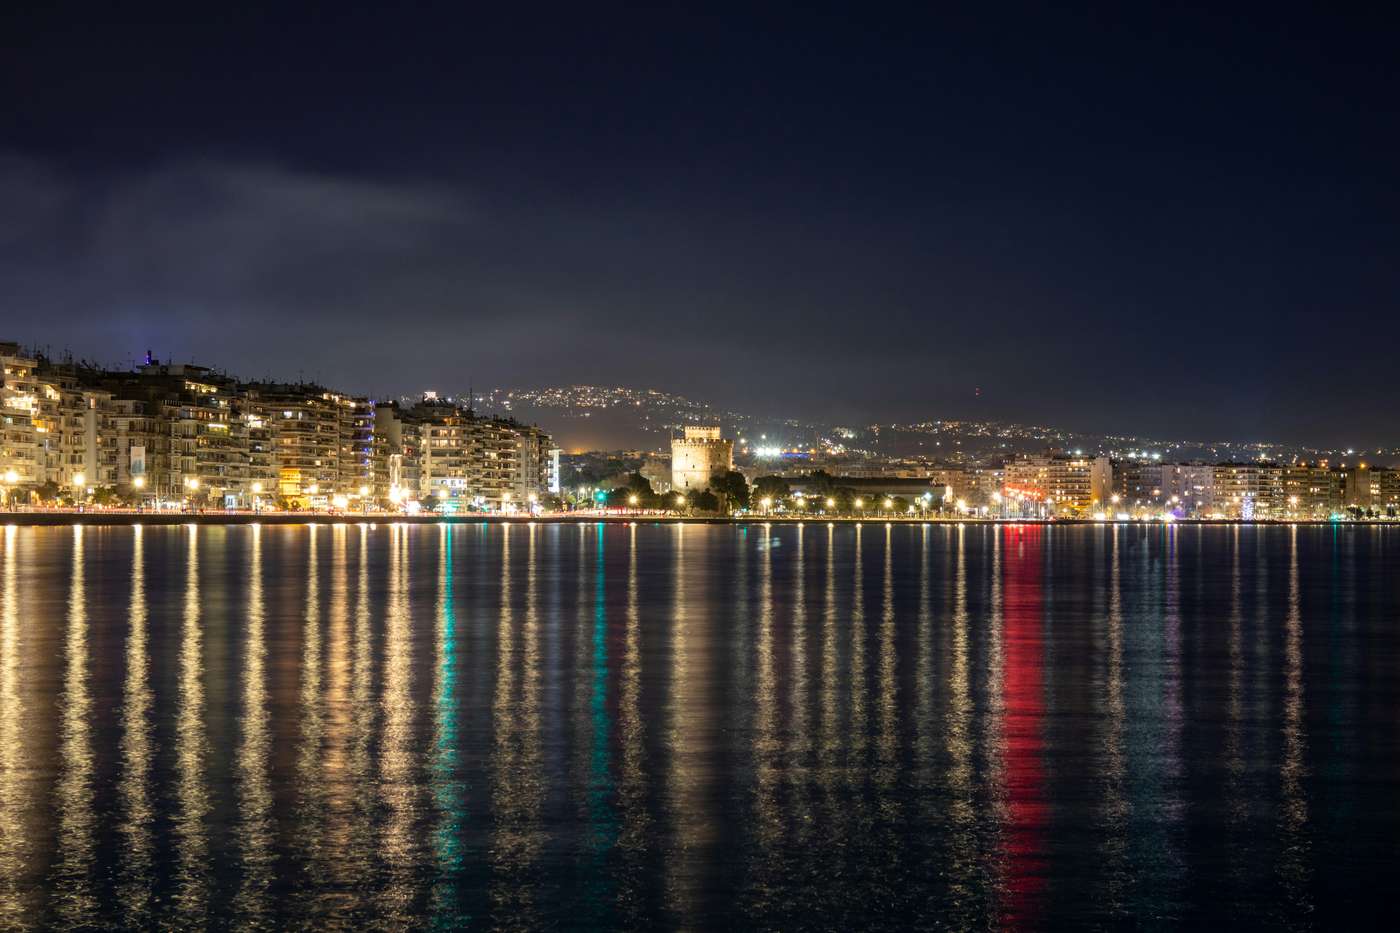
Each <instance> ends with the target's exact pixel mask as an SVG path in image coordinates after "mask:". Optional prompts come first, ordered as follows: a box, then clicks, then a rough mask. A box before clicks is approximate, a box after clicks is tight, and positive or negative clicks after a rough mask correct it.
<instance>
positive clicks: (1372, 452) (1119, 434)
mask: <svg viewBox="0 0 1400 933" xmlns="http://www.w3.org/2000/svg"><path fill="white" fill-rule="evenodd" d="M13 336H14V335H13V334H0V339H7V338H13ZM13 342H15V343H17V344H18V346H19V347H20V348H21V349H22V350H24V352H26V353H34V354H38V355H39V356H40V357H42V358H44V359H47V360H48V361H49V362H51V363H55V364H64V365H69V364H74V365H79V366H83V365H86V366H91V367H94V368H96V369H101V370H109V371H118V372H119V371H132V372H134V371H136V370H137V369H138V368H139V367H140V366H141V365H142V364H144V363H149V362H150V361H151V360H155V361H156V362H157V363H160V362H164V363H167V364H179V365H191V366H198V367H202V368H207V369H209V370H211V371H212V372H215V373H218V374H220V375H222V376H225V377H227V378H230V379H234V380H238V381H243V382H278V383H287V384H305V385H310V386H317V387H321V388H327V389H331V390H333V391H339V392H345V393H348V394H352V395H357V396H363V397H364V398H367V399H371V400H374V401H377V402H390V401H394V402H398V403H404V404H413V403H414V402H416V401H419V400H422V399H425V398H442V399H445V400H452V401H453V402H457V403H464V404H465V405H466V406H467V407H469V408H473V409H475V410H478V411H480V412H481V413H483V414H486V415H501V416H506V417H514V416H516V415H517V414H518V412H519V409H520V408H522V407H523V408H524V409H526V410H527V411H528V412H529V414H528V415H527V419H526V420H528V421H534V422H540V423H544V422H549V423H547V424H544V426H545V427H547V428H548V429H549V430H551V431H552V432H554V433H556V434H558V435H560V436H561V437H562V438H564V440H563V443H564V444H565V446H566V447H568V448H569V449H570V450H571V451H573V452H579V453H581V452H584V451H590V450H596V451H603V450H609V449H612V450H617V449H624V448H630V447H636V446H639V441H638V439H637V438H638V437H639V436H641V435H640V434H638V433H637V430H638V429H636V428H635V426H633V429H632V430H631V431H624V432H622V433H621V434H619V433H616V432H614V433H611V434H608V433H603V434H597V433H595V432H593V431H592V430H591V429H586V430H585V431H584V433H583V434H581V435H580V434H574V433H572V432H571V431H570V427H569V422H570V421H571V420H572V421H574V422H575V423H577V421H578V415H579V414H580V413H582V415H583V417H585V418H586V417H588V416H589V415H590V414H592V413H603V414H607V413H608V410H609V409H611V410H613V411H617V412H622V413H624V414H625V413H626V412H627V410H628V409H629V407H631V406H634V405H635V406H636V407H638V408H641V407H643V406H647V407H649V408H653V409H654V410H653V411H649V412H648V413H647V418H646V420H648V421H651V422H652V423H651V424H649V425H647V426H646V427H643V428H641V429H639V430H640V431H642V432H645V433H646V434H648V435H649V434H651V433H656V435H657V436H656V437H655V438H651V442H652V444H653V445H654V446H656V447H657V449H660V448H662V447H664V446H665V444H666V443H667V442H668V435H669V433H674V432H675V431H679V430H681V429H682V428H683V426H684V425H685V424H686V423H694V422H696V421H703V422H706V423H709V422H721V423H724V424H726V425H731V426H733V427H734V429H735V430H737V431H739V432H740V433H743V432H744V430H745V425H748V426H749V427H750V429H751V430H754V431H756V430H758V428H757V427H754V426H755V425H757V426H762V425H777V426H779V427H778V431H777V433H776V434H775V435H774V439H773V440H774V442H776V443H784V442H786V444H787V446H790V447H798V448H805V447H807V446H812V445H815V446H819V447H824V446H828V445H830V444H831V443H832V440H831V438H830V437H829V436H826V435H835V436H837V437H852V436H853V435H852V434H851V433H850V432H851V430H852V428H850V427H843V426H841V424H840V423H839V422H838V421H837V420H835V419H833V418H830V417H827V418H819V417H814V418H806V419H796V418H793V417H791V413H784V412H781V411H778V412H775V411H771V410H769V411H766V412H765V411H762V410H761V409H762V407H763V406H762V402H763V400H761V399H756V400H754V404H752V405H750V406H747V407H745V408H743V409H740V410H735V409H726V408H724V407H722V406H719V405H715V404H712V403H711V402H709V401H706V400H700V399H693V398H687V397H685V396H683V395H679V394H676V393H674V392H670V391H666V390H665V389H662V388H658V387H655V386H626V385H615V386H602V385H577V384H575V385H542V386H518V385H517V386H477V387H476V388H475V389H474V390H473V389H472V388H471V386H470V384H467V385H463V386H460V387H459V388H456V389H454V388H452V387H453V386H455V385H456V382H454V381H449V382H448V383H446V384H445V385H444V386H441V387H440V386H439V385H437V384H433V385H431V386H419V387H417V388H416V389H414V390H412V391H406V392H402V393H389V392H374V391H365V389H364V386H365V384H366V383H368V382H370V381H373V375H372V373H371V374H361V375H360V377H359V378H357V377H356V375H355V374H353V373H352V374H350V377H351V379H350V382H349V383H348V384H336V383H328V382H327V381H326V380H324V379H323V378H320V375H319V374H320V373H321V372H322V371H323V370H326V369H331V368H334V367H333V366H332V365H331V360H330V358H329V357H328V356H326V355H318V356H316V357H313V358H309V359H305V360H302V361H301V363H300V365H297V361H293V365H294V366H295V367H296V371H295V378H293V374H292V373H289V372H266V371H264V372H261V373H259V374H258V375H256V376H254V375H251V374H249V373H244V372H238V371H237V370H236V369H234V368H233V367H229V366H225V365H222V364H221V362H220V361H218V360H215V359H212V358H211V357H210V355H209V354H205V353H195V354H192V355H191V358H190V359H188V360H177V359H171V358H166V359H164V360H162V359H161V357H160V356H159V354H157V353H155V352H154V351H152V350H149V349H148V350H146V351H144V353H143V354H138V353H135V352H125V353H121V352H119V353H116V354H114V356H115V358H116V359H117V360H118V361H116V362H114V361H113V359H110V358H102V357H101V356H99V355H96V354H93V355H88V354H85V353H83V352H81V351H76V350H75V349H74V348H71V347H67V346H65V347H63V348H62V349H60V350H57V351H56V350H54V349H53V348H54V344H53V343H52V342H45V341H43V340H33V341H25V340H18V341H13ZM456 381H457V382H460V381H461V380H460V379H459V380H456ZM590 409H591V410H592V411H590ZM656 410H659V411H661V412H664V414H665V417H666V419H668V420H666V421H663V422H659V423H658V422H655V419H654V417H653V416H654V415H655V413H656ZM883 414H884V413H881V412H873V413H872V416H871V418H870V420H869V421H865V422H855V421H853V422H849V424H851V425H852V426H854V428H855V429H856V430H865V429H871V430H875V431H876V432H878V431H881V430H888V431H890V432H906V433H913V434H916V435H917V434H927V433H935V434H936V433H938V432H940V431H943V430H949V431H952V432H954V433H956V432H957V431H959V430H963V429H965V430H967V431H969V432H970V433H973V434H980V435H983V436H988V435H992V434H996V435H1000V436H1002V437H1005V438H1015V439H1017V440H1018V442H1019V445H1020V446H1024V445H1026V444H1029V445H1030V447H1027V448H1026V449H1034V448H1036V447H1043V448H1053V449H1068V450H1073V449H1074V448H1075V447H1076V446H1077V447H1081V448H1082V447H1084V445H1085V444H1086V443H1088V444H1090V445H1091V446H1092V447H1093V449H1094V450H1095V451H1096V452H1102V453H1106V454H1111V455H1123V454H1126V453H1128V452H1129V451H1142V452H1143V453H1144V455H1147V454H1149V453H1150V452H1151V451H1153V450H1155V451H1156V452H1157V453H1158V454H1161V455H1165V456H1167V457H1168V458H1169V459H1170V458H1172V457H1176V458H1178V459H1187V460H1190V459H1201V458H1205V459H1210V458H1216V459H1223V460H1230V459H1246V460H1250V459H1265V460H1269V459H1273V460H1279V459H1282V460H1288V459H1293V460H1299V459H1301V460H1305V461H1306V460H1319V459H1323V460H1343V461H1344V460H1345V459H1347V458H1351V459H1361V460H1367V459H1369V460H1371V461H1373V462H1375V463H1378V464H1388V463H1391V462H1394V461H1395V460H1397V459H1400V445H1396V444H1387V443H1385V442H1384V441H1383V440H1382V439H1381V438H1380V437H1379V436H1378V435H1379V434H1381V433H1382V429H1380V428H1377V429H1376V430H1375V432H1374V435H1373V436H1371V437H1369V438H1367V437H1366V436H1365V435H1362V436H1361V437H1360V438H1356V437H1353V438H1349V439H1348V441H1349V442H1346V443H1342V444H1333V445H1327V444H1323V443H1318V442H1316V440H1315V439H1309V438H1303V439H1302V440H1300V441H1297V442H1292V443H1290V442H1285V441H1281V440H1279V439H1276V438H1273V439H1271V438H1267V437H1261V436H1257V435H1255V436H1249V435H1237V436H1235V437H1233V438H1231V437H1229V436H1228V435H1225V436H1220V437H1214V438H1209V437H1202V436H1199V435H1198V436H1195V437H1191V436H1189V435H1188V436H1182V437H1163V436H1151V435H1148V434H1143V433H1141V432H1138V431H1136V430H1135V429H1134V426H1133V424H1131V423H1129V424H1127V425H1120V426H1117V429H1116V430H1109V431H1104V432H1096V431H1086V430H1081V429H1078V428H1076V427H1075V426H1074V425H1066V424H1062V423H1053V422H1052V423H1049V424H1034V423H1031V422H1029V421H1025V420H1020V419H1017V418H1015V417H1011V418H1007V419H986V420H983V419H977V418H975V417H967V416H961V417H960V416H957V415H954V414H950V413H946V412H945V413H933V412H924V413H922V417H921V418H919V419H918V420H915V421H909V422H900V421H892V420H887V419H886V418H884V417H882V415H883ZM1131 420H1132V419H1130V422H1131ZM784 427H785V428H786V429H787V431H786V434H787V436H786V438H784V437H783V434H784V430H783V428H784ZM629 434H630V435H631V436H628V435H629ZM579 436H585V437H601V438H604V439H605V440H602V441H600V442H598V443H590V444H583V445H580V444H578V443H575V442H573V441H574V439H575V438H576V437H579ZM765 436H766V435H765ZM814 439H815V440H814ZM958 443H962V442H961V441H959V442H958ZM643 446H644V445H643ZM755 446H756V445H755ZM1015 449H1020V447H1017V448H1015ZM1182 450H1184V451H1186V452H1180V451H1182ZM949 452H950V451H947V450H944V451H941V454H940V452H939V451H937V450H928V451H919V452H917V453H916V454H915V455H916V456H922V457H926V458H930V459H936V458H937V457H938V456H940V455H946V454H948V453H949Z"/></svg>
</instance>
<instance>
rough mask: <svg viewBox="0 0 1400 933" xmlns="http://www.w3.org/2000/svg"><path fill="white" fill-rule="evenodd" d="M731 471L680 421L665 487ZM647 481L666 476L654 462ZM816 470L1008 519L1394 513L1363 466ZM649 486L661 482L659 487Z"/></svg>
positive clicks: (876, 489)
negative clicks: (678, 433) (882, 471)
mask: <svg viewBox="0 0 1400 933" xmlns="http://www.w3.org/2000/svg"><path fill="white" fill-rule="evenodd" d="M731 469H734V444H733V442H731V441H730V440H727V439H725V438H723V437H722V436H721V431H720V429H719V428H716V427H687V428H685V431H684V435H683V436H682V437H678V438H674V439H673V440H672V442H671V463H670V469H669V477H668V478H669V480H670V487H671V488H673V489H676V490H679V491H685V490H689V489H697V488H698V489H704V488H705V487H706V486H707V485H708V484H709V481H710V478H711V477H712V476H714V475H716V474H719V473H724V472H727V471H728V470H731ZM739 469H740V471H741V472H743V473H744V474H745V475H746V477H747V478H748V479H749V480H750V481H753V480H755V479H757V478H758V477H759V476H762V475H769V474H774V473H776V474H777V475H780V476H784V478H786V479H788V480H789V481H790V482H789V485H790V487H791V488H792V489H793V490H794V492H802V493H807V492H809V490H807V489H806V488H805V486H804V480H805V481H807V482H809V483H810V481H811V476H812V474H811V472H810V467H807V468H806V469H803V468H791V467H790V468H788V469H786V470H784V469H782V468H779V469H776V470H775V469H774V465H773V464H772V463H765V462H763V461H754V462H751V463H743V464H741V465H740V467H739ZM642 472H643V474H644V475H648V474H649V473H650V475H649V476H648V478H651V479H659V478H660V477H661V476H663V475H665V474H664V473H663V472H662V471H661V470H657V469H655V468H654V465H653V463H648V464H645V465H644V466H643V467H642ZM834 472H835V474H836V475H834V476H831V477H827V476H822V477H821V479H820V482H821V483H822V484H825V485H830V484H833V483H834V484H836V485H838V486H841V487H845V488H848V489H850V490H852V491H853V492H855V493H857V494H859V495H861V496H864V497H868V498H869V499H871V500H872V501H874V500H876V499H877V498H879V499H883V498H885V497H899V498H902V499H904V500H906V501H909V502H913V503H918V504H920V505H925V504H927V503H930V502H936V503H938V507H939V508H952V509H955V510H957V511H962V512H969V513H973V512H975V513H979V514H984V515H997V516H1007V517H1040V518H1050V517H1057V518H1094V517H1102V518H1118V517H1122V516H1127V517H1132V518H1141V517H1160V516H1162V515H1164V514H1170V515H1172V516H1173V517H1176V518H1223V519H1241V520H1246V521H1248V520H1253V519H1260V520H1264V519H1275V520H1280V519H1282V520H1287V519H1320V518H1321V519H1325V518H1331V517H1333V516H1337V515H1344V514H1347V513H1351V514H1357V513H1360V514H1365V515H1372V516H1379V517H1387V516H1390V517H1395V516H1400V470H1396V469H1391V468H1387V467H1375V466H1368V465H1367V464H1365V463H1353V464H1332V463H1328V462H1325V461H1324V462H1319V463H1289V464H1279V463H1271V462H1250V463H1201V462H1192V463H1165V462H1163V461H1162V460H1161V459H1160V458H1159V457H1150V456H1144V457H1141V458H1136V457H1135V458H1131V459H1114V458H1109V457H1105V456H1084V455H1082V454H1077V453H1075V454H1068V453H1053V452H1051V453H1045V454H1039V455H1028V454H1021V455H1016V456H1012V457H1008V458H1006V459H1004V460H1002V461H999V462H995V463H989V464H981V465H967V464H962V465H938V464H932V463H929V464H924V465H922V466H921V467H920V468H919V469H917V470H907V469H901V470H897V471H886V472H884V473H883V474H882V475H881V474H878V473H877V471H873V470H869V469H866V470H860V471H857V470H851V471H849V472H847V471H844V470H839V469H838V470H836V471H834ZM655 485H658V486H661V488H665V487H664V484H660V483H657V484H655Z"/></svg>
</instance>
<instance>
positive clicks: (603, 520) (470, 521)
mask: <svg viewBox="0 0 1400 933" xmlns="http://www.w3.org/2000/svg"><path fill="white" fill-rule="evenodd" d="M532 524H535V525H595V524H604V525H632V524H653V525H862V524H877V525H878V524H890V525H1037V526H1039V525H1043V526H1046V527H1051V528H1053V527H1064V526H1082V525H1145V526H1165V525H1187V526H1201V525H1244V526H1255V525H1259V526H1269V525H1331V526H1337V525H1340V526H1387V525H1393V526H1396V527H1400V521H1397V520H1394V519H1390V520H1387V519H1348V520H1346V521H1332V520H1330V519H1324V518H1306V519H1264V520H1258V521H1254V520H1250V521H1246V520H1244V519H1234V518H1201V519H1193V518H1180V519H1175V520H1173V521H1171V522H1163V521H1161V520H1160V519H1149V518H1130V519H1116V520H1114V519H1105V520H1103V521H1099V520H1097V519H1092V518H1059V519H1053V520H1052V519H1037V518H971V517H968V518H923V517H920V518H901V517H895V516H889V517H883V516H864V517H856V516H849V515H840V516H837V515H832V516H825V515H824V516H812V517H810V518H798V517H795V516H787V515H784V516H761V515H753V516H745V517H741V518H734V517H726V516H702V515H577V514H575V513H568V512H566V513H560V514H554V515H539V516H529V515H523V516H500V515H448V516H436V515H386V514H378V515H375V514H371V515H330V514H325V513H315V512H310V513H302V512H297V513H287V512H276V513H261V514H253V513H224V512H220V513H194V514H184V513H161V512H145V513H138V512H0V525H17V526H20V525H22V526H33V527H63V526H71V525H98V526H114V527H121V526H134V525H532Z"/></svg>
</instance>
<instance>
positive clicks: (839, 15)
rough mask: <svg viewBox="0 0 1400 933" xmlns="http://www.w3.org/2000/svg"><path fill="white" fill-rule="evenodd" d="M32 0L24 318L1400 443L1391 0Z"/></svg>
mask: <svg viewBox="0 0 1400 933" xmlns="http://www.w3.org/2000/svg"><path fill="white" fill-rule="evenodd" d="M20 6H22V5H21V4H10V5H7V6H6V9H5V11H4V12H3V13H0V82H3V84H0V86H2V87H3V99H0V338H4V337H11V338H15V339H20V340H23V341H26V342H33V343H38V344H40V345H44V344H47V345H50V346H51V347H52V348H53V349H54V351H58V350H60V349H61V348H64V347H69V348H71V349H72V350H73V351H74V352H75V353H76V354H78V355H81V356H87V357H94V358H97V359H100V360H102V361H105V362H111V363H124V362H126V361H127V360H129V359H131V358H134V357H136V356H138V355H139V354H141V353H143V352H144V351H145V350H146V349H147V348H150V349H152V350H154V351H155V353H156V355H157V356H161V357H167V356H173V357H175V358H177V359H182V360H188V359H195V360H197V361H199V362H205V363H210V364H215V365H219V366H223V367H226V368H228V369H230V370H232V371H234V372H236V373H239V374H241V375H244V376H247V377H262V376H265V375H271V376H278V377H292V378H295V377H297V376H298V375H302V376H304V377H306V378H317V379H320V380H321V381H324V382H327V383H330V384H332V385H335V386H337V387H342V388H345V389H349V390H354V391H359V392H367V393H376V394H380V395H385V394H391V393H392V394H398V393H407V392H414V391H417V390H419V389H423V388H436V389H438V390H440V391H462V390H464V389H465V388H466V386H467V384H468V382H469V381H471V382H474V384H475V385H476V386H477V387H478V388H480V387H486V386H496V385H514V386H525V385H556V384H566V383H575V382H591V383H598V384H603V385H634V386H645V387H655V388H660V389H666V390H670V391H674V392H680V393H685V394H691V395H695V396H699V397H702V398H707V399H710V400H712V401H715V402H718V403H722V404H726V405H732V406H736V407H739V408H741V409H743V410H748V411H755V412H764V413H792V414H794V415H818V414H830V415H834V416H836V417H840V418H851V419H875V418H879V419H882V420H890V419H896V418H898V419H913V418H936V417H998V418H1009V419H1015V420H1022V421H1033V422H1038V423H1049V424H1053V425H1057V426H1062V427H1066V428H1073V429H1082V430H1102V431H1113V432H1124V433H1126V432H1139V433H1154V434H1157V435H1159V436H1160V435H1171V436H1184V437H1205V436H1210V437H1231V438H1241V437H1245V438H1261V439H1262V438H1267V439H1274V440H1282V441H1290V440H1296V441H1315V442H1319V443H1324V442H1325V443H1343V444H1346V443H1355V444H1356V445H1358V446H1359V445H1362V444H1369V443H1394V442H1396V441H1398V440H1400V438H1397V437H1396V430H1395V429H1396V422H1397V418H1396V416H1395V414H1394V413H1395V411H1396V410H1397V407H1400V379H1398V378H1397V377H1396V371H1395V369H1396V367H1395V357H1396V347H1397V342H1398V341H1400V313H1397V296H1400V229H1397V216H1400V213H1398V211H1397V209H1398V208H1400V195H1397V182H1400V119H1397V113H1396V109H1397V101H1400V86H1397V85H1400V81H1397V66H1396V62H1397V60H1400V56H1397V45H1398V44H1397V42H1396V37H1397V31H1396V29H1395V25H1396V24H1395V23H1394V22H1392V21H1388V20H1380V19H1374V18H1369V17H1374V16H1380V15H1382V14H1381V13H1379V12H1374V11H1379V10H1380V7H1375V8H1373V9H1374V11H1366V10H1363V9H1361V8H1359V7H1358V8H1355V9H1354V11H1353V12H1351V13H1349V14H1345V16H1346V17H1347V18H1342V15H1339V14H1332V13H1327V12H1324V11H1322V10H1321V8H1320V7H1319V10H1318V11H1315V12H1313V13H1310V14H1306V15H1303V14H1298V15H1295V14H1288V13H1285V12H1283V11H1282V8H1281V7H1263V8H1261V9H1260V11H1259V12H1258V13H1257V14H1244V13H1241V12H1239V11H1238V10H1237V9H1230V8H1229V7H1230V6H1231V5H1217V6H1218V7H1219V10H1218V12H1215V13H1210V12H1206V13H1193V12H1184V11H1182V10H1176V9H1170V8H1168V9H1161V10H1157V11H1155V12H1153V11H1148V10H1146V9H1145V8H1143V7H1142V5H1137V4H1133V5H1131V6H1133V7H1135V9H1133V10H1113V9H1110V8H1105V9H1101V10H1097V11H1087V12H1086V11H1080V12H1066V11H1064V10H1061V9H1058V8H1056V6H1050V5H1047V6H1026V7H1018V6H1012V5H990V4H974V5H968V11H970V10H973V9H974V8H975V10H976V12H975V13H972V12H968V11H963V12H958V11H951V10H947V9H939V8H935V7H936V6H937V5H929V6H930V8H929V9H927V10H925V11H923V12H922V13H911V14H908V15H906V14H904V13H901V12H898V11H897V10H896V9H894V8H893V7H891V8H889V9H883V10H882V9H880V8H879V7H878V6H876V5H866V4H850V5H848V6H847V7H846V9H844V10H843V9H840V8H836V7H825V6H819V5H811V4H804V5H801V6H794V7H779V6H777V5H769V4H764V5H761V6H762V7H763V9H762V10H759V11H756V10H754V9H750V8H748V6H747V5H736V6H734V7H731V8H729V9H723V10H722V9H721V8H719V7H718V6H712V5H708V4H706V5H702V4H695V5H693V6H694V8H693V9H691V10H684V9H682V8H679V7H675V8H667V7H658V8H656V9H645V8H638V9H636V10H633V11H631V12H629V13H609V12H607V11H605V10H604V9H603V8H602V7H598V6H596V5H593V4H575V5H572V6H570V7H564V8H561V9H559V10H550V9H548V8H545V7H539V6H536V7H529V6H525V5H514V4H490V5H482V6H480V7H476V8H472V7H471V5H451V6H446V7H443V8H442V10H441V12H438V13H431V12H421V11H418V10H417V9H416V8H413V7H411V6H409V5H400V6H394V7H392V9H391V8H390V7H388V6H384V7H383V9H382V10H379V11H375V12H367V11H357V10H355V9H353V8H352V7H351V5H340V4H337V5H332V6H327V7H326V8H325V9H324V10H323V11H321V12H319V13H314V12H313V13H307V14H306V15H304V16H303V17H301V18H299V19H288V18H285V13H283V14H278V15H274V14H272V13H264V12H260V11H258V10H256V9H254V8H253V7H252V6H251V5H249V6H247V7H243V6H236V5H232V4H230V5H222V6H219V7H217V8H214V9H217V11H218V12H217V13H215V12H212V11H205V10H201V9H198V7H199V6H201V5H191V6H188V7H186V8H184V11H183V13H181V14H179V15H182V16H184V17H186V18H185V19H183V20H178V21H177V20H176V19H173V18H162V17H152V18H150V19H148V20H145V21H136V20H127V21H118V20H115V19H112V18H111V17H114V16H115V15H117V14H118V13H123V14H126V15H132V13H131V10H132V9H134V8H129V7H127V6H125V5H115V6H109V7H106V8H101V10H100V12H99V11H98V10H89V9H83V8H74V7H65V6H63V5H61V4H53V5H46V4H26V5H23V6H28V7H30V9H28V10H22V9H19V7H20ZM379 6H383V5H379ZM755 6H758V5H755ZM508 8H509V9H517V8H518V9H519V10H521V11H522V12H521V13H519V14H518V15H517V17H516V18H512V19H506V18H504V17H505V16H506V14H505V13H504V12H503V11H505V10H507V9H508ZM212 16H217V17H218V18H217V19H209V18H205V17H212ZM191 17H193V18H191ZM1123 17H1128V18H1123ZM979 388H980V390H981V392H980V396H979V395H978V394H977V389H979Z"/></svg>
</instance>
